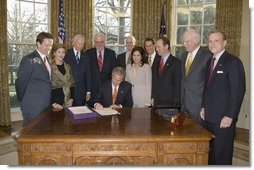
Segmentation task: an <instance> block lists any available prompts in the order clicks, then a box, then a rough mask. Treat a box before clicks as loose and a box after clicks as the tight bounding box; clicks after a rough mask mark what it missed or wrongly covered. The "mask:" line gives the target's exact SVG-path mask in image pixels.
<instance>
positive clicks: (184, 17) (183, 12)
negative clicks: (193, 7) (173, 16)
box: [177, 8, 189, 25]
mask: <svg viewBox="0 0 254 170" xmlns="http://www.w3.org/2000/svg"><path fill="white" fill-rule="evenodd" d="M188 18H189V9H188V8H179V9H177V25H188Z"/></svg>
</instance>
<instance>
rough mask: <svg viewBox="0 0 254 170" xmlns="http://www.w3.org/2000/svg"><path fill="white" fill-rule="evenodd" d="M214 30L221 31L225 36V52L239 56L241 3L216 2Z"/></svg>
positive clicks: (239, 1) (221, 0)
mask: <svg viewBox="0 0 254 170" xmlns="http://www.w3.org/2000/svg"><path fill="white" fill-rule="evenodd" d="M216 10H217V12H216V29H218V30H221V31H223V32H224V33H225V34H226V36H227V41H228V46H227V50H228V51H229V52H230V53H232V54H234V55H236V56H239V54H240V43H241V23H242V1H241V0H217V1H216Z"/></svg>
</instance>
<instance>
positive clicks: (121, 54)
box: [117, 52, 126, 58]
mask: <svg viewBox="0 0 254 170" xmlns="http://www.w3.org/2000/svg"><path fill="white" fill-rule="evenodd" d="M125 54H126V52H123V53H120V54H118V55H117V58H118V57H122V56H125Z"/></svg>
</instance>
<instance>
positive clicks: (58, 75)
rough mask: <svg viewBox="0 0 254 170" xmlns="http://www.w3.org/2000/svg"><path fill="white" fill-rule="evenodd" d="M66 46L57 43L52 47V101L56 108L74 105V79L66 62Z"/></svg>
mask: <svg viewBox="0 0 254 170" xmlns="http://www.w3.org/2000/svg"><path fill="white" fill-rule="evenodd" d="M64 56H65V47H64V45H63V44H55V45H54V46H53V49H52V64H51V67H52V68H51V69H52V91H51V103H52V106H53V108H54V109H55V110H61V109H63V106H67V107H69V106H72V104H73V95H74V79H73V77H72V73H71V68H70V65H69V64H67V63H65V62H64V60H63V59H64Z"/></svg>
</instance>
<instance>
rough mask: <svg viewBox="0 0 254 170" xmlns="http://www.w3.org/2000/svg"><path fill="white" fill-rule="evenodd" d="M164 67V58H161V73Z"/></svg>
mask: <svg viewBox="0 0 254 170" xmlns="http://www.w3.org/2000/svg"><path fill="white" fill-rule="evenodd" d="M163 67H164V63H163V58H161V62H160V67H159V74H161V72H162V70H163Z"/></svg>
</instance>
